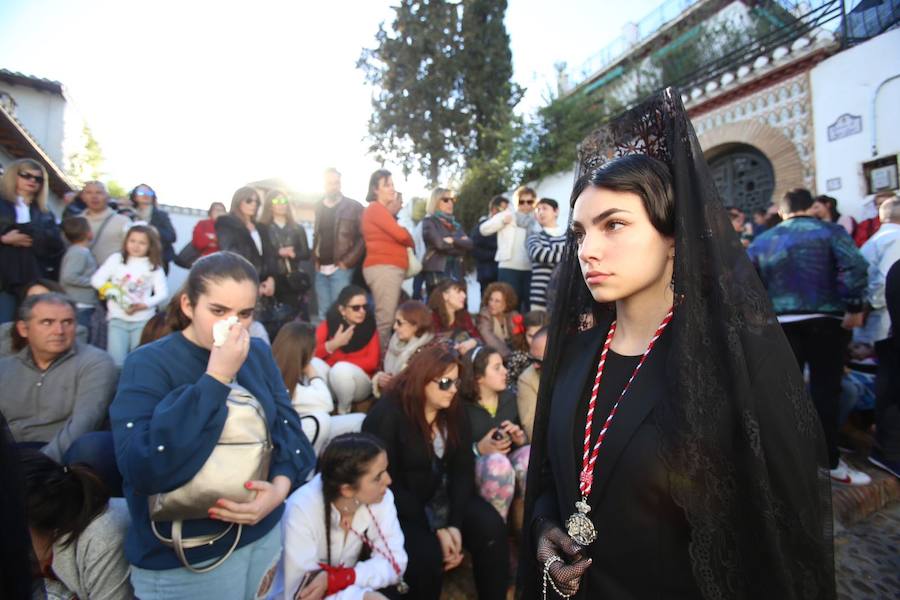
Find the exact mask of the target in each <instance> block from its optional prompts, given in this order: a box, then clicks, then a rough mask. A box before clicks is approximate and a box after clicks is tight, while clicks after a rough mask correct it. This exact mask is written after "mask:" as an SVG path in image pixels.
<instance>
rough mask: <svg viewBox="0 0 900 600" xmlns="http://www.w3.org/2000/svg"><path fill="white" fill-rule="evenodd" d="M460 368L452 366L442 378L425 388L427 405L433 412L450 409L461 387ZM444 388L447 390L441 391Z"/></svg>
mask: <svg viewBox="0 0 900 600" xmlns="http://www.w3.org/2000/svg"><path fill="white" fill-rule="evenodd" d="M458 378H459V368H458V367H457V366H456V365H451V366H450V368H449V369H447V370H446V371H444V374H443V375H441V376H440V377H438V378H436V379H434V380H432V381H429V382H428V384H427V385H426V386H425V404H426V406H429V407H430V408H432V409H433V410H444V409H445V408H450V405H451V404H452V403H453V398H454V397H455V396H456V389H457V387H458V385H459V380H458ZM442 387H444V388H446V389H441V388H442Z"/></svg>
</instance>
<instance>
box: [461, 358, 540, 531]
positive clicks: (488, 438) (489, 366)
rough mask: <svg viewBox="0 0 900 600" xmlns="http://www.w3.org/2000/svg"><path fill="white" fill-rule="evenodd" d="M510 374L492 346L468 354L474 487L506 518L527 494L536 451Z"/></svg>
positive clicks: (465, 380) (465, 385) (465, 379)
mask: <svg viewBox="0 0 900 600" xmlns="http://www.w3.org/2000/svg"><path fill="white" fill-rule="evenodd" d="M506 377H507V373H506V367H504V366H503V358H502V357H501V356H500V353H499V352H497V351H496V350H494V349H493V348H491V347H490V346H479V347H478V348H475V349H474V350H472V351H471V352H469V353H468V354H467V355H466V356H465V357H464V358H463V361H462V377H461V378H460V389H459V395H460V397H461V398H462V400H464V403H463V405H464V406H465V408H466V416H467V417H468V418H469V428H470V429H471V431H472V440H474V443H473V444H472V454H474V455H475V485H476V486H477V487H478V492H479V493H480V494H481V497H482V498H484V499H485V500H487V501H488V502H490V503H491V505H492V506H493V507H494V508H495V509H497V512H498V513H500V516H501V517H503V519H504V520H505V519H506V518H507V516H508V515H509V508H510V506H512V502H513V499H514V498H516V497H519V498H523V497H524V496H525V476H526V475H527V473H528V455H529V453H530V452H531V446H530V445H528V438H527V437H526V435H525V431H524V430H523V429H522V427H521V423H520V422H519V410H518V405H517V403H516V395H515V394H514V393H513V392H512V390H510V389H509V387H508V386H507V385H506ZM519 519H521V515H520V516H519ZM518 525H519V526H521V522H519V523H518Z"/></svg>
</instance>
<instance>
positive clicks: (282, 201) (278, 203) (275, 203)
mask: <svg viewBox="0 0 900 600" xmlns="http://www.w3.org/2000/svg"><path fill="white" fill-rule="evenodd" d="M287 203H288V199H287V198H275V199H273V200H272V206H281V205H282V204H287Z"/></svg>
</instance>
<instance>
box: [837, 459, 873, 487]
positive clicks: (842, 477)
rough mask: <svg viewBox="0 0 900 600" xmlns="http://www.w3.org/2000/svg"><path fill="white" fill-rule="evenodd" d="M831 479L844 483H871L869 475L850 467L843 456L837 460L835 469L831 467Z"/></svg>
mask: <svg viewBox="0 0 900 600" xmlns="http://www.w3.org/2000/svg"><path fill="white" fill-rule="evenodd" d="M831 480H832V481H834V482H835V483H843V484H844V485H869V484H870V483H872V478H871V477H869V476H868V475H866V474H865V473H863V472H862V471H857V470H856V469H852V468H850V466H849V465H847V463H845V462H844V459H843V458H842V459H840V460H839V461H838V466H837V468H836V469H831Z"/></svg>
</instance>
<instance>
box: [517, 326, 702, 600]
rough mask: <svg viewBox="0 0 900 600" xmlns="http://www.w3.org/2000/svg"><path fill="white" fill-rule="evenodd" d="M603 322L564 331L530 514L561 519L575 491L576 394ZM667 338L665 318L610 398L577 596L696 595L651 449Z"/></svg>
mask: <svg viewBox="0 0 900 600" xmlns="http://www.w3.org/2000/svg"><path fill="white" fill-rule="evenodd" d="M609 323H610V322H609V320H607V321H605V322H602V323H600V324H599V326H598V327H596V328H593V329H591V330H588V331H585V332H582V333H580V334H578V335H577V336H574V337H573V338H571V341H570V342H569V344H568V345H567V347H566V349H565V351H564V353H563V360H562V362H561V365H560V370H559V372H558V374H557V379H556V383H555V385H554V389H553V400H552V402H553V404H552V410H551V411H550V421H549V424H548V429H547V446H546V448H547V460H546V462H545V463H544V465H542V474H541V484H542V485H541V489H542V490H543V493H542V494H541V495H540V496H539V497H538V499H537V502H536V504H535V510H534V517H535V518H537V517H541V516H544V517H549V518H550V519H552V520H553V521H554V522H556V523H558V524H559V525H560V526H561V527H563V528H565V520H566V519H567V518H568V517H569V515H571V514H572V512H573V511H574V510H575V501H576V500H578V499H579V498H578V497H577V496H578V475H579V471H580V468H581V467H580V465H581V457H580V456H575V447H574V446H575V444H574V440H575V439H582V437H583V436H584V419H585V412H583V411H582V410H579V401H580V400H581V399H582V398H584V397H585V396H586V395H587V394H588V393H589V391H590V385H591V383H592V382H593V378H594V375H595V373H596V371H595V370H596V367H597V359H598V356H599V352H600V348H601V346H602V345H603V342H604V340H605V337H606V332H607V331H608V328H609ZM671 345H672V328H671V327H670V328H668V329H667V330H666V332H665V333H664V334H663V336H662V337H661V338H660V339H659V341H658V342H657V344H656V346H655V347H654V350H653V351H652V352H651V353H650V355H649V356H648V357H647V361H646V362H645V363H644V365H643V366H642V367H641V370H640V372H639V374H638V376H637V377H636V378H635V380H634V382H633V383H632V384H631V389H629V390H628V392H627V394H626V396H625V397H624V398H623V399H622V402H621V403H620V404H619V408H618V411H617V413H616V417H615V420H614V421H613V423H612V425H611V426H610V429H609V431H608V432H607V434H606V438H605V440H604V442H603V446H602V447H601V449H600V455H599V456H598V458H597V465H596V470H595V479H594V485H593V490H592V492H591V496H590V498H589V502H590V505H591V512H590V513H589V516H590V517H591V520H592V521H593V523H594V527H596V529H597V532H598V537H597V541H595V542H594V543H593V544H591V546H590V547H589V548H588V549H587V555H588V556H590V557H592V558H593V562H592V565H591V567H590V569H589V571H588V573H586V574H585V578H584V579H583V581H582V586H581V589H580V591H579V594H578V597H579V598H615V599H628V600H630V599H634V600H637V599H641V600H643V599H647V598H666V599H672V598H675V599H679V598H700V597H701V596H700V592H699V590H698V589H697V587H696V584H695V583H694V578H693V575H692V572H691V562H690V557H689V555H688V544H689V542H690V529H689V526H688V524H687V520H686V519H685V516H684V512H683V511H682V510H681V509H680V508H679V507H678V506H677V505H676V504H675V503H674V502H673V500H672V498H671V494H670V488H669V472H668V470H667V469H666V467H665V464H664V462H663V461H662V459H661V456H660V430H659V429H658V424H657V419H656V417H657V415H656V408H657V406H658V405H659V403H660V402H661V401H662V400H664V399H665V398H666V395H667V394H670V393H671V392H670V390H669V387H668V386H667V378H666V357H667V355H668V352H669V350H670V348H671ZM598 416H599V418H600V419H604V418H605V417H606V415H599V413H598ZM600 423H601V424H602V420H601V421H600ZM594 426H595V428H596V427H598V426H599V425H597V423H596V422H595V425H594Z"/></svg>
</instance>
